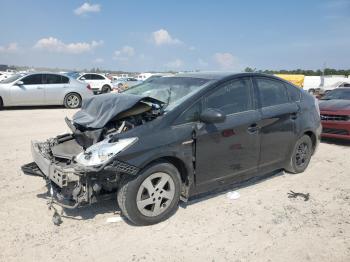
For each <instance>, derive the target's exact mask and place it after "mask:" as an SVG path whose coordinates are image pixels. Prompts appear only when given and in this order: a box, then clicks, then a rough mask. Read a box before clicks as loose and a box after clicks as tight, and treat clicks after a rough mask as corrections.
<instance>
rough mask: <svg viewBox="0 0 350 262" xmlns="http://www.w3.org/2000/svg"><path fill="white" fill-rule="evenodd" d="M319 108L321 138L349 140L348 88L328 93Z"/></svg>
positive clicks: (349, 101) (349, 99)
mask: <svg viewBox="0 0 350 262" xmlns="http://www.w3.org/2000/svg"><path fill="white" fill-rule="evenodd" d="M319 106H320V111H321V123H322V127H323V129H322V137H331V138H340V139H347V140H350V88H337V89H334V90H332V91H329V92H328V93H327V94H326V95H325V96H324V97H323V98H322V99H321V100H320V102H319Z"/></svg>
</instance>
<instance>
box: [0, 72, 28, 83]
mask: <svg viewBox="0 0 350 262" xmlns="http://www.w3.org/2000/svg"><path fill="white" fill-rule="evenodd" d="M22 76H23V75H22V74H18V75H13V76H11V77H9V78H6V79H4V80H2V81H1V83H2V84H9V83H12V82H15V81H17V80H18V79H20V78H21V77H22Z"/></svg>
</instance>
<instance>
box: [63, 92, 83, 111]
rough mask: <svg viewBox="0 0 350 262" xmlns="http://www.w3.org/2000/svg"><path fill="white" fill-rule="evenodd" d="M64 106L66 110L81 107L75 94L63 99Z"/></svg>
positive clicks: (78, 96)
mask: <svg viewBox="0 0 350 262" xmlns="http://www.w3.org/2000/svg"><path fill="white" fill-rule="evenodd" d="M64 106H65V107H66V108H70V109H74V108H78V107H80V106H81V97H80V95H78V94H77V93H69V94H68V95H66V97H65V98H64Z"/></svg>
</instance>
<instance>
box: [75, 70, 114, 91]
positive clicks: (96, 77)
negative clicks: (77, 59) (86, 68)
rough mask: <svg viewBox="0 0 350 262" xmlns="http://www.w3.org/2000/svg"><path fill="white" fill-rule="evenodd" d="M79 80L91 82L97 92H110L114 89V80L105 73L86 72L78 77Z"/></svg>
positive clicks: (92, 87)
mask: <svg viewBox="0 0 350 262" xmlns="http://www.w3.org/2000/svg"><path fill="white" fill-rule="evenodd" d="M78 80H81V81H84V82H86V83H89V84H90V86H91V89H92V91H93V92H94V93H95V94H100V93H109V92H111V91H112V81H111V80H110V79H109V78H108V77H106V76H105V75H103V74H96V73H84V74H81V75H80V76H79V77H78Z"/></svg>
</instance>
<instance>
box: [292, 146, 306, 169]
mask: <svg viewBox="0 0 350 262" xmlns="http://www.w3.org/2000/svg"><path fill="white" fill-rule="evenodd" d="M308 157H309V146H308V145H307V143H301V144H300V145H299V146H298V148H297V151H296V154H295V160H296V164H297V166H299V167H302V166H304V165H305V164H306V163H307V161H308Z"/></svg>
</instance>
